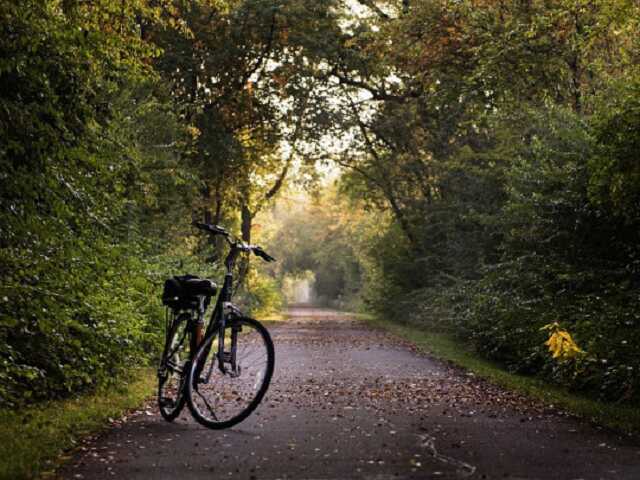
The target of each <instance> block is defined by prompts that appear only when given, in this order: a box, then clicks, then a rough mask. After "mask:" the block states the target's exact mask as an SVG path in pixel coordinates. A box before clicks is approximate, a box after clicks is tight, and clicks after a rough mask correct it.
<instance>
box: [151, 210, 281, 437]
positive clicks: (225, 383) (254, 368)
mask: <svg viewBox="0 0 640 480" xmlns="http://www.w3.org/2000/svg"><path fill="white" fill-rule="evenodd" d="M193 225H194V226H195V227H197V228H199V229H201V230H204V231H206V232H208V233H210V234H212V235H219V236H222V237H223V238H224V239H225V240H226V241H227V243H228V244H229V247H230V248H229V253H228V254H227V257H226V259H225V261H224V265H225V277H224V282H223V285H222V288H221V289H220V292H219V293H218V296H217V300H216V304H215V307H214V309H213V312H212V314H211V317H210V320H209V323H208V325H207V328H206V331H205V332H204V335H203V334H202V328H203V326H204V316H205V312H206V310H207V307H208V305H209V303H210V301H211V298H213V297H214V296H215V295H216V293H217V285H216V284H215V283H214V282H212V281H211V280H208V279H201V278H198V277H194V276H190V275H187V276H182V277H173V279H170V280H167V282H165V289H164V292H163V303H164V304H165V305H166V306H167V307H168V313H167V319H166V331H167V335H166V340H165V346H164V349H163V354H162V358H161V362H160V367H159V369H158V379H159V382H158V385H159V386H158V405H159V408H160V413H161V415H162V416H163V418H165V420H167V421H172V420H174V419H175V418H177V416H178V415H179V414H180V412H181V411H182V409H183V408H184V405H185V403H186V404H187V405H188V407H189V410H190V412H191V414H192V415H193V417H194V418H195V419H196V421H198V422H199V423H200V424H202V425H204V426H206V427H209V428H214V429H222V428H228V427H231V426H233V425H236V424H237V423H239V422H241V421H243V420H244V419H245V418H247V417H248V416H249V415H250V414H251V413H252V412H253V411H254V410H255V409H256V408H257V406H258V405H259V404H260V402H261V401H262V399H263V397H264V395H265V393H266V391H267V389H268V388H269V383H270V381H271V377H272V375H273V370H274V366H275V351H274V347H273V341H272V340H271V336H270V335H269V332H268V331H267V329H266V328H265V327H264V326H263V325H262V324H261V323H260V322H258V321H257V320H255V319H252V318H249V317H247V316H245V315H244V314H243V313H242V312H241V311H240V309H239V308H238V307H237V306H236V305H234V304H233V303H231V299H232V296H233V268H234V266H235V263H236V260H237V259H238V257H239V255H240V254H241V253H243V252H253V253H254V255H256V256H258V257H260V258H262V259H263V260H265V261H267V262H272V261H275V259H274V258H273V257H272V256H270V255H269V254H267V253H266V252H265V251H264V250H263V249H262V248H261V247H259V246H257V245H248V244H246V243H244V242H242V241H241V240H239V239H236V238H234V237H233V236H232V235H231V234H229V232H227V231H226V230H225V229H224V228H222V227H220V226H217V225H211V224H207V223H199V222H194V223H193ZM216 339H217V348H214V341H215V340H216Z"/></svg>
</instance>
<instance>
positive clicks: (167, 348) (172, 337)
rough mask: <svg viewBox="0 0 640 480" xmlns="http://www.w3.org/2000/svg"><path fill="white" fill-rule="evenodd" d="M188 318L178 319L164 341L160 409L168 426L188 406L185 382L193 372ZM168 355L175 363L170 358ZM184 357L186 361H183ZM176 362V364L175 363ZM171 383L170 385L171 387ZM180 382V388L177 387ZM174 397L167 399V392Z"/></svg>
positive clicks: (187, 315) (159, 379) (160, 375)
mask: <svg viewBox="0 0 640 480" xmlns="http://www.w3.org/2000/svg"><path fill="white" fill-rule="evenodd" d="M190 318H191V316H190V315H189V314H184V313H183V314H181V315H179V316H177V317H176V318H175V320H174V321H173V324H172V325H171V327H170V329H169V331H168V332H167V336H166V339H165V345H164V350H163V352H162V358H161V361H160V368H159V369H158V396H157V398H158V408H159V410H160V415H162V418H164V419H165V420H166V421H167V422H172V421H173V420H175V419H176V418H178V416H179V415H180V413H181V412H182V409H183V408H184V406H185V404H186V395H185V388H184V386H185V384H184V379H185V378H186V375H187V374H188V371H189V369H190V362H189V350H190V346H191V334H192V332H191V325H190ZM168 355H171V356H173V357H174V358H173V359H169V358H167V356H168ZM182 356H184V361H183V360H182V359H181V357H182ZM176 359H177V361H176ZM168 382H171V383H170V384H168ZM176 382H177V386H176ZM167 389H171V390H169V393H170V394H171V397H170V396H168V395H167V392H168V390H167Z"/></svg>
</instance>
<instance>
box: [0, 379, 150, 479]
mask: <svg viewBox="0 0 640 480" xmlns="http://www.w3.org/2000/svg"><path fill="white" fill-rule="evenodd" d="M155 387H156V383H155V375H153V371H152V370H151V369H142V370H139V371H135V372H131V375H130V379H129V380H128V381H126V382H121V383H120V384H119V385H118V387H116V388H110V389H100V390H98V391H96V392H95V393H93V394H91V395H87V396H82V397H78V398H70V399H66V400H54V401H50V402H44V403H40V404H38V405H37V406H31V407H26V408H24V409H22V410H20V411H19V412H9V411H0V435H2V448H3V449H4V453H3V455H2V457H0V478H2V479H7V480H10V479H11V480H21V479H27V478H35V477H39V476H42V478H47V477H48V474H49V475H51V474H53V472H54V471H55V469H56V468H57V467H58V466H59V465H60V464H61V463H62V462H64V461H66V460H67V459H68V458H69V457H68V455H70V454H72V453H73V452H74V451H75V449H76V448H77V447H79V446H80V445H81V441H82V439H83V438H85V437H87V436H88V435H91V434H95V433H97V432H99V431H100V430H101V429H102V428H104V427H105V426H106V425H108V424H109V423H110V422H113V421H115V420H121V419H122V417H123V415H124V414H126V413H127V412H128V411H130V410H133V409H136V408H138V407H139V406H140V405H141V404H142V402H143V401H144V400H145V399H147V398H148V397H149V396H150V395H151V394H152V392H154V390H155ZM63 453H64V455H63Z"/></svg>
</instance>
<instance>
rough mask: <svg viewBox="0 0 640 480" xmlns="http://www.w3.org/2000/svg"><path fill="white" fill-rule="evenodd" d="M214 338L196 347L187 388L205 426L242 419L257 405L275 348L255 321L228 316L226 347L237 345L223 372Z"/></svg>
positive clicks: (193, 409)
mask: <svg viewBox="0 0 640 480" xmlns="http://www.w3.org/2000/svg"><path fill="white" fill-rule="evenodd" d="M217 338H218V337H217V335H212V336H211V337H209V338H208V339H207V340H206V341H204V342H203V344H202V345H201V346H200V348H199V349H198V352H197V353H196V355H195V357H194V360H193V363H192V365H191V366H190V369H189V381H188V382H187V388H186V390H187V400H188V402H189V409H190V410H191V413H192V414H193V417H194V418H195V419H196V420H197V421H198V422H199V423H200V424H202V425H204V426H206V427H209V428H214V429H221V428H228V427H231V426H233V425H235V424H237V423H239V422H241V421H242V420H244V419H245V418H247V417H248V416H249V415H250V414H251V412H253V411H254V410H255V409H256V407H257V406H258V404H259V403H260V401H261V400H262V398H263V397H264V394H265V393H266V391H267V389H268V388H269V382H270V381H271V377H272V375H273V369H274V365H275V352H274V348H273V341H272V340H271V336H270V335H269V332H268V331H267V329H266V328H264V327H263V326H262V324H260V323H259V322H258V321H256V320H254V319H251V318H245V317H243V318H237V319H234V320H231V321H230V322H229V324H228V325H227V327H226V328H225V351H231V347H232V345H234V344H235V345H236V356H235V364H234V362H233V358H232V357H231V355H229V356H228V358H227V359H226V360H225V363H224V366H225V369H226V370H227V371H226V373H223V372H222V371H221V370H220V368H219V362H218V358H217V353H218V352H217V350H218V349H217V348H216V347H217ZM214 340H216V343H213V342H214Z"/></svg>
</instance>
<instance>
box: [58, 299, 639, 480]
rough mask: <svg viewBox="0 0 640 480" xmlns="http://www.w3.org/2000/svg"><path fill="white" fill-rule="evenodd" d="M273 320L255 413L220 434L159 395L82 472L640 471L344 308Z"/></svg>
mask: <svg viewBox="0 0 640 480" xmlns="http://www.w3.org/2000/svg"><path fill="white" fill-rule="evenodd" d="M289 314H290V321H289V322H286V323H278V324H274V325H271V326H270V330H271V332H272V335H273V338H274V342H275V345H276V373H275V376H274V380H273V382H272V386H271V389H270V391H269V393H268V395H267V398H266V400H265V402H264V403H263V404H262V405H261V406H260V407H259V409H258V410H257V411H256V412H255V413H254V414H253V415H252V416H251V417H249V419H247V420H246V421H245V422H243V423H242V424H240V425H238V426H236V427H234V428H233V429H231V430H225V431H212V430H207V429H205V428H203V427H201V426H199V425H198V424H196V423H194V422H193V420H191V418H190V417H189V413H188V411H187V410H186V409H185V411H184V412H183V414H182V416H181V417H180V418H179V419H178V420H176V421H175V422H174V423H167V422H164V421H163V420H162V418H161V417H160V416H159V415H158V413H157V411H156V409H155V405H154V404H150V405H149V406H148V407H146V408H145V409H142V410H141V411H139V412H136V413H134V414H132V415H131V416H130V417H129V418H126V419H124V420H123V421H118V422H114V426H113V428H111V429H110V430H109V431H107V432H105V433H104V434H102V435H101V436H100V437H99V438H97V439H93V440H91V441H88V442H87V443H86V444H85V445H83V446H82V447H81V449H80V450H79V451H78V454H77V455H76V456H75V457H74V459H73V460H72V461H71V462H70V463H69V464H68V465H67V466H66V467H64V468H63V469H62V471H61V472H60V475H61V477H62V478H69V479H82V478H84V479H110V478H118V479H154V478H157V479H227V478H228V479H256V480H257V479H278V478H279V479H360V478H362V479H376V480H385V479H401V478H421V479H426V478H435V479H439V478H471V479H476V478H477V479H483V478H490V479H545V480H546V479H563V480H564V479H584V480H588V479H640V447H639V446H638V444H637V443H635V444H634V442H632V441H631V440H630V439H624V438H618V437H617V436H615V435H613V434H610V433H606V432H603V431H598V430H597V429H595V428H593V427H591V426H589V425H585V424H584V423H581V422H578V421H576V420H573V419H571V418H568V417H567V416H563V415H562V414H560V413H558V412H556V411H554V410H553V409H552V408H551V409H550V408H548V407H544V406H541V405H537V404H535V403H533V402H530V401H528V400H527V399H524V398H522V397H519V396H518V395H515V394H512V393H508V392H505V391H503V390H501V389H499V388H496V387H494V386H491V385H488V384H486V383H485V382H482V381H479V380H477V379H476V378H474V377H473V375H470V374H466V373H465V372H462V371H460V370H458V369H454V368H451V367H449V366H447V365H445V364H443V363H441V362H439V361H436V360H433V359H431V358H429V357H426V356H424V355H420V354H419V353H417V352H416V351H415V349H413V348H412V346H411V345H409V344H407V343H406V342H403V341H401V340H399V339H397V338H395V337H392V336H390V335H389V334H386V333H384V332H381V331H376V330H372V329H370V328H368V327H367V326H366V325H365V324H363V323H359V322H355V321H353V320H351V319H350V318H348V317H346V316H344V315H341V314H339V313H337V312H333V311H329V310H321V309H311V308H298V309H293V310H291V311H290V312H289Z"/></svg>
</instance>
